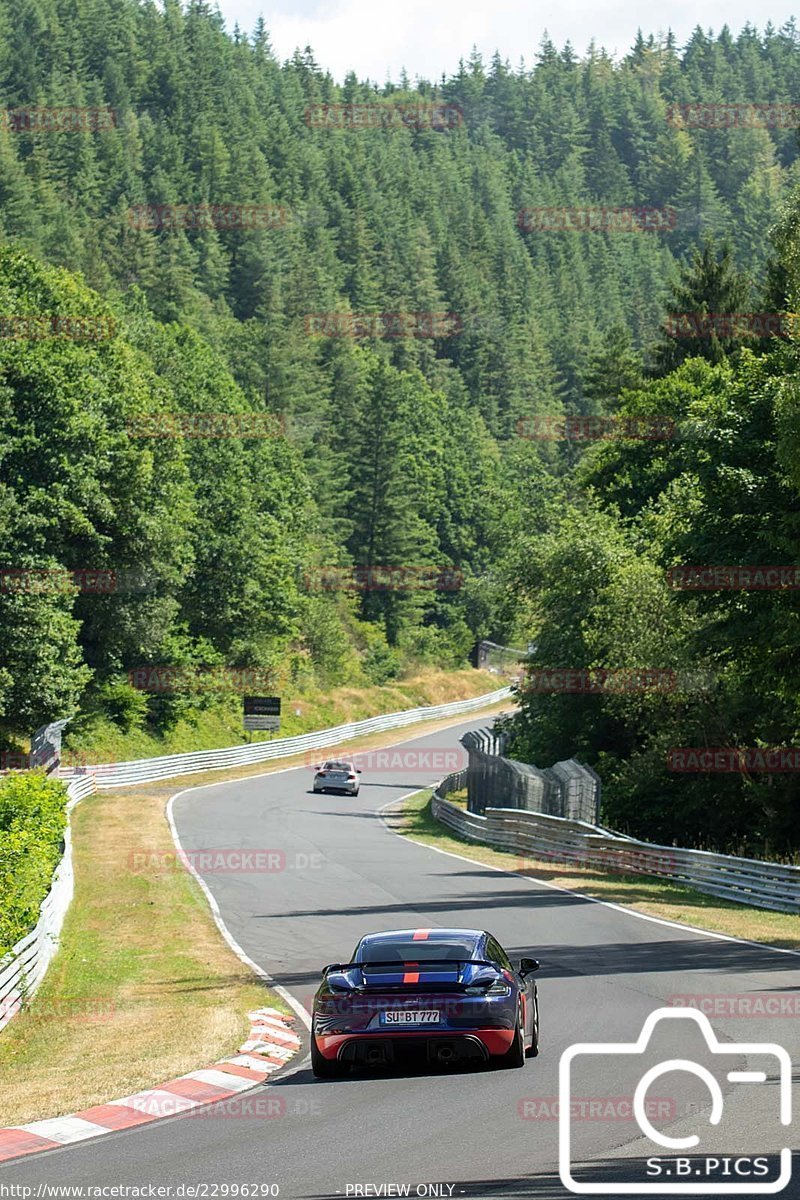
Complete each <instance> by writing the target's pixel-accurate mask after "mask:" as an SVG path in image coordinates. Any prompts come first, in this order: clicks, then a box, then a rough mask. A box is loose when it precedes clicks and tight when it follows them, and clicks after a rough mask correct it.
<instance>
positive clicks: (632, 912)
mask: <svg viewBox="0 0 800 1200" xmlns="http://www.w3.org/2000/svg"><path fill="white" fill-rule="evenodd" d="M424 790H425V789H424V788H420V789H419V791H424ZM418 794H419V793H418V792H409V793H408V795H413V796H415V795H418ZM407 799H408V796H401V797H400V798H399V799H398V800H390V801H389V803H388V804H384V806H383V808H380V809H379V810H378V813H379V816H380V817H381V820H382V821H383V823H384V825H385V826H386V828H387V829H388V830H389V832H390V833H393V834H395V835H396V836H397V837H405V839H406V841H409V842H413V843H414V845H415V846H422V847H423V849H425V850H433V852H434V853H435V854H444V855H446V856H447V857H448V858H457V859H460V861H461V862H468V863H475V862H480V859H475V858H468V857H467V856H466V855H465V854H456V853H455V851H453V850H441V849H440V848H439V847H438V846H429V845H428V844H427V842H418V841H417V840H416V838H412V837H408V835H407V834H402V833H398V832H397V830H395V829H392V828H391V827H390V826H389V825H387V824H386V820H385V818H384V816H383V814H384V812H385V811H386V809H387V808H391V807H392V806H393V805H395V804H400V803H401V802H402V801H403V800H407ZM442 830H443V832H444V833H445V836H448V830H449V826H447V825H442ZM470 844H471V845H475V846H484V847H485V848H486V849H487V850H497V847H496V846H491V845H489V843H488V842H474V843H470ZM498 853H502V851H498ZM481 866H482V867H486V868H487V870H489V871H498V872H499V873H500V874H501V875H513V876H514V877H515V878H516V879H523V880H525V882H526V883H530V884H532V885H533V886H534V887H543V888H550V890H551V891H554V892H564V893H565V894H566V895H567V896H576V897H577V898H578V899H580V900H588V901H589V902H590V903H591V904H602V905H603V906H604V907H605V908H612V909H614V911H615V912H620V913H625V915H626V916H628V917H637V918H638V919H639V920H640V921H651V922H652V923H653V924H654V925H664V926H666V928H667V929H680V930H683V931H684V932H685V933H700V934H702V935H703V937H708V938H715V939H716V940H717V941H720V942H736V943H737V944H738V945H740V946H755V947H756V948H757V949H758V950H768V951H770V952H771V953H772V954H791V955H793V956H794V957H795V958H800V950H790V949H788V948H787V947H785V946H773V945H771V944H770V943H769V942H753V941H750V939H749V938H739V937H734V936H733V934H730V933H717V932H716V931H715V930H713V929H701V928H700V926H699V925H683V924H681V923H680V922H679V921H670V920H668V919H667V918H666V917H653V916H651V915H650V914H649V913H643V912H639V910H638V909H636V908H626V907H625V905H624V904H615V903H614V902H613V900H601V899H600V897H598V896H588V895H587V894H586V893H585V892H576V891H574V890H573V889H572V888H566V887H560V886H559V885H558V884H557V883H547V882H546V881H545V880H544V879H532V878H531V877H530V875H522V874H520V872H519V871H511V870H509V869H508V868H507V867H497V866H494V864H492V863H484V862H481Z"/></svg>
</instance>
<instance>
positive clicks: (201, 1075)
mask: <svg viewBox="0 0 800 1200" xmlns="http://www.w3.org/2000/svg"><path fill="white" fill-rule="evenodd" d="M247 1015H248V1017H249V1019H250V1022H251V1029H250V1036H249V1038H248V1039H247V1041H246V1042H245V1043H244V1044H243V1045H242V1046H241V1047H240V1049H239V1053H238V1054H236V1055H234V1056H233V1057H232V1058H224V1059H222V1061H221V1062H217V1063H213V1064H212V1065H211V1066H210V1067H206V1068H204V1069H201V1070H199V1071H190V1072H189V1074H188V1075H181V1076H180V1078H178V1079H172V1080H170V1082H169V1083H163V1084H161V1085H160V1086H159V1087H157V1088H149V1089H148V1090H147V1091H144V1092H137V1093H136V1094H135V1095H133V1096H125V1097H124V1098H123V1099H122V1100H110V1101H109V1102H108V1103H107V1104H97V1105H95V1106H94V1107H93V1108H87V1109H85V1110H84V1111H83V1112H79V1113H71V1114H70V1115H69V1116H66V1117H53V1118H51V1119H49V1120H46V1121H31V1122H29V1123H28V1124H27V1125H14V1126H12V1127H11V1128H9V1129H0V1163H2V1162H7V1161H8V1160H9V1159H11V1158H20V1157H22V1155H25V1154H36V1153H37V1152H38V1151H42V1150H54V1149H55V1148H56V1147H57V1146H68V1145H69V1144H70V1143H71V1142H83V1141H87V1140H88V1139H89V1138H95V1137H102V1136H103V1134H105V1133H112V1132H113V1131H114V1130H117V1129H130V1128H132V1127H133V1126H134V1125H145V1124H148V1123H149V1122H151V1121H159V1120H163V1119H164V1118H165V1117H174V1116H176V1114H178V1113H185V1112H189V1111H190V1110H193V1109H202V1108H207V1107H208V1106H209V1105H212V1104H216V1103H218V1102H219V1101H220V1100H229V1099H230V1098H231V1097H233V1096H238V1095H240V1094H241V1093H242V1092H246V1091H248V1090H249V1089H250V1088H253V1087H257V1086H258V1085H259V1084H262V1083H264V1082H265V1081H266V1080H267V1079H268V1078H269V1077H270V1075H272V1074H273V1072H275V1071H279V1070H280V1069H281V1067H285V1066H286V1064H287V1063H288V1062H289V1060H290V1059H291V1058H293V1057H294V1055H295V1054H296V1053H297V1051H298V1050H299V1049H300V1038H299V1037H298V1036H297V1034H296V1033H295V1032H294V1031H293V1030H292V1029H291V1028H290V1024H291V1023H292V1022H293V1021H294V1019H295V1018H294V1017H289V1016H287V1015H286V1014H285V1013H281V1012H278V1010H277V1009H276V1008H259V1009H258V1010H257V1011H256V1012H251V1013H248V1014H247Z"/></svg>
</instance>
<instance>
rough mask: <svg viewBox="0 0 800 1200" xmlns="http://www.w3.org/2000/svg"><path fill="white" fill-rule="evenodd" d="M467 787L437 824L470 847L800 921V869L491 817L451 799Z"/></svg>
mask: <svg viewBox="0 0 800 1200" xmlns="http://www.w3.org/2000/svg"><path fill="white" fill-rule="evenodd" d="M463 786H464V772H459V773H458V774H457V775H454V776H450V777H448V778H447V779H445V780H443V782H442V783H441V784H440V785H439V788H438V790H437V792H434V795H433V800H432V812H433V816H434V817H435V818H436V820H437V821H441V822H442V824H443V825H447V826H449V828H450V829H452V830H453V831H454V832H455V833H457V834H458V835H459V836H460V837H463V838H466V839H467V840H468V841H471V842H485V843H486V844H487V845H490V846H497V847H498V848H499V849H501V850H508V851H511V853H513V854H520V855H529V856H530V857H531V858H536V859H542V858H544V859H548V860H550V861H554V862H568V863H577V864H578V865H580V866H588V867H601V868H602V869H603V870H604V871H612V872H618V873H619V874H625V875H656V876H660V877H661V878H662V879H669V880H671V881H672V882H674V883H682V884H685V885H686V886H688V887H692V888H694V889H695V891H698V892H704V893H706V894H708V895H711V896H721V897H723V898H724V899H726V900H738V901H739V902H740V903H742V904H752V905H755V906H756V907H758V908H769V909H772V910H774V911H776V912H788V913H800V867H791V866H784V865H783V864H781V863H768V862H760V861H759V860H758V859H753V858H736V857H735V856H734V855H731V854H713V853H711V852H710V851H707V850H684V849H682V848H680V847H678V846H656V845H653V844H652V843H650V842H639V841H636V839H635V838H627V837H623V836H622V835H620V834H615V833H611V832H610V831H609V830H607V829H602V828H601V827H600V826H599V825H590V824H588V822H586V821H574V820H569V819H567V818H565V817H553V816H548V815H546V814H544V813H534V812H529V811H527V810H524V809H515V808H487V809H486V812H485V815H484V814H480V813H471V812H467V811H466V810H465V809H463V808H461V807H460V805H457V804H453V803H452V802H451V801H449V800H446V799H445V796H446V794H447V792H449V791H455V790H456V789H457V788H460V787H463Z"/></svg>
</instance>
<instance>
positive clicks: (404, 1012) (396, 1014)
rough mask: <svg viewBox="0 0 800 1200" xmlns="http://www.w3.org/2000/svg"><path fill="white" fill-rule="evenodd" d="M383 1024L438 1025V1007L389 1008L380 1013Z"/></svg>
mask: <svg viewBox="0 0 800 1200" xmlns="http://www.w3.org/2000/svg"><path fill="white" fill-rule="evenodd" d="M381 1020H382V1021H383V1024H384V1025H438V1023H439V1009H438V1008H418V1009H414V1008H389V1009H387V1010H386V1012H383V1013H381Z"/></svg>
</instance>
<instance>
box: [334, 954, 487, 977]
mask: <svg viewBox="0 0 800 1200" xmlns="http://www.w3.org/2000/svg"><path fill="white" fill-rule="evenodd" d="M365 967H366V968H369V969H372V968H383V969H384V970H385V969H387V968H391V969H392V970H393V971H402V970H404V969H406V968H408V967H418V968H420V969H422V970H427V969H428V968H430V967H453V968H455V967H458V968H459V969H461V968H462V967H491V968H492V970H493V971H497V972H498V974H500V973H501V972H502V970H503V968H502V967H501V966H500V964H499V963H494V962H489V961H488V959H485V958H419V959H417V958H409V959H397V958H395V959H392V960H388V959H387V960H386V961H385V962H363V963H359V962H351V963H329V964H328V966H327V967H323V969H322V975H323V978H324V977H325V976H326V975H328V974H330V972H331V971H364V968H365ZM364 973H365V974H366V971H365V972H364Z"/></svg>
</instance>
